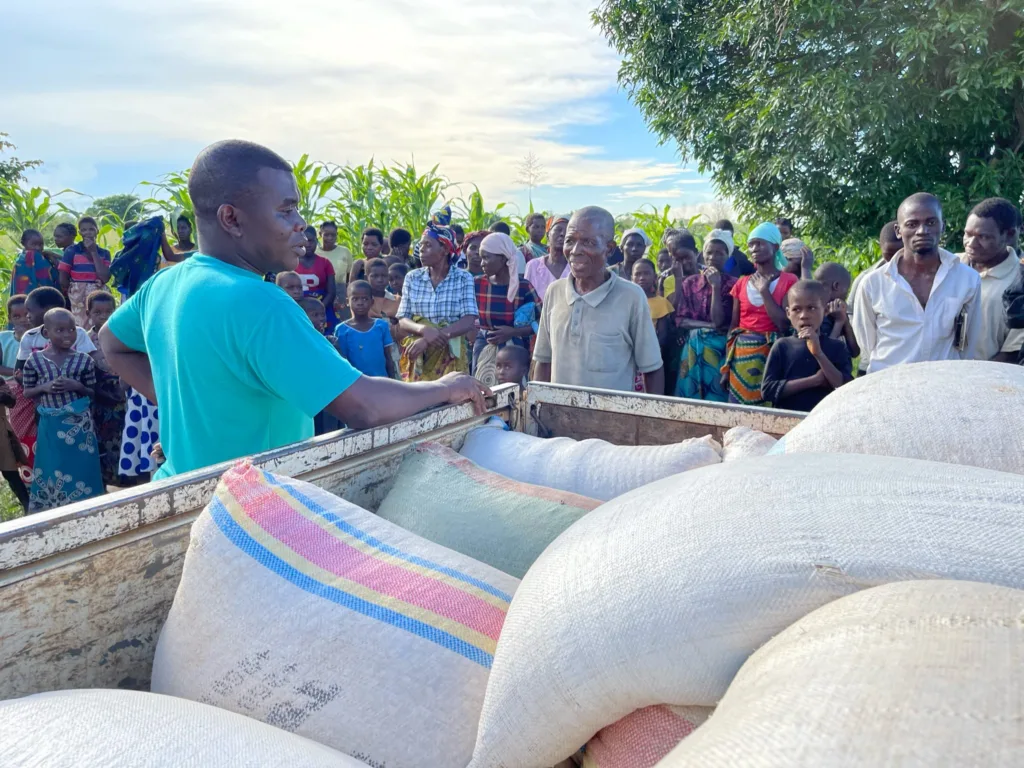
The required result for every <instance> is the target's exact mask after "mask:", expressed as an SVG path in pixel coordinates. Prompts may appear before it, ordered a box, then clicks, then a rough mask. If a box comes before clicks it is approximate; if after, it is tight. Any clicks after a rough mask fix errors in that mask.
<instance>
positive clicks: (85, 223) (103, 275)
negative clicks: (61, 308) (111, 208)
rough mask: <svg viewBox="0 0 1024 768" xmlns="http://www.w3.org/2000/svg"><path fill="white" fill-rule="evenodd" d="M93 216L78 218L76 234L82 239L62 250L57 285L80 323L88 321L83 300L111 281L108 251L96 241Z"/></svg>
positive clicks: (95, 226)
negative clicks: (69, 302)
mask: <svg viewBox="0 0 1024 768" xmlns="http://www.w3.org/2000/svg"><path fill="white" fill-rule="evenodd" d="M99 231H100V230H99V226H98V225H97V224H96V219H94V218H92V217H91V216H83V217H82V218H81V219H79V220H78V233H79V234H80V235H81V236H82V242H80V243H75V244H74V245H72V246H71V247H70V248H68V249H67V250H65V251H64V258H62V259H61V262H60V266H59V268H58V269H59V270H60V287H61V290H62V291H64V293H66V294H67V295H68V299H70V301H71V313H72V314H73V315H74V317H75V322H76V323H77V324H78V325H79V326H84V325H86V324H87V323H88V322H89V313H88V310H87V309H86V307H85V300H86V298H87V297H88V296H89V294H90V293H92V292H93V291H95V290H96V289H98V288H99V289H102V288H103V287H104V286H105V285H106V284H107V281H108V280H110V251H108V250H107V249H106V248H100V247H99V245H97V243H96V238H97V237H98V236H99Z"/></svg>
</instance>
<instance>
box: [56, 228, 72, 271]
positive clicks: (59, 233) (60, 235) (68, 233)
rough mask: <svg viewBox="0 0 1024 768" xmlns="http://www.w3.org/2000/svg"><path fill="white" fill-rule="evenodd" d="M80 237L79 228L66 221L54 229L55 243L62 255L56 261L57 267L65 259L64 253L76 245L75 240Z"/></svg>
mask: <svg viewBox="0 0 1024 768" xmlns="http://www.w3.org/2000/svg"><path fill="white" fill-rule="evenodd" d="M77 237H78V227H76V226H75V225H74V224H72V223H71V222H70V221H64V222H61V223H60V224H58V225H57V226H56V227H54V228H53V242H54V244H56V246H57V248H58V250H60V255H59V257H58V258H57V259H56V262H57V263H56V264H54V265H53V266H54V267H56V266H57V264H59V263H60V260H61V259H62V258H64V251H66V250H67V249H68V248H70V247H71V246H72V245H74V244H75V240H76V238H77Z"/></svg>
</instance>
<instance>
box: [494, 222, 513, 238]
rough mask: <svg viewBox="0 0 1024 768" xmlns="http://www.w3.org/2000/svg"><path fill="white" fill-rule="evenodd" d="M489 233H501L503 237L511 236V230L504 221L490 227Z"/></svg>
mask: <svg viewBox="0 0 1024 768" xmlns="http://www.w3.org/2000/svg"><path fill="white" fill-rule="evenodd" d="M490 230H491V232H501V233H502V234H503V235H511V234H512V229H511V227H509V225H508V224H506V223H505V222H504V221H496V222H494V223H493V224H491V226H490Z"/></svg>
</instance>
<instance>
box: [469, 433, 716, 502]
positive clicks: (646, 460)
mask: <svg viewBox="0 0 1024 768" xmlns="http://www.w3.org/2000/svg"><path fill="white" fill-rule="evenodd" d="M459 453H461V454H462V455H463V456H465V457H466V458H467V459H469V460H470V461H473V462H475V463H476V464H479V465H480V466H481V467H484V468H485V469H489V470H491V471H492V472H497V473H498V474H501V475H505V476H506V477H510V478H512V479H513V480H518V481H519V482H521V483H530V484H531V485H543V486H545V487H547V488H557V489H559V490H562V491H569V492H570V493H578V494H579V495H580V496H586V497H588V498H591V499H600V500H601V501H608V500H610V499H614V498H615V497H616V496H621V495H622V494H624V493H626V492H627V491H631V490H633V489H634V488H639V487H641V486H643V485H647V484H648V483H652V482H654V481H655V480H661V479H662V478H663V477H669V476H670V475H675V474H678V473H680V472H686V471H688V470H691V469H697V468H698V467H704V466H708V465H710V464H719V463H721V461H722V448H721V446H720V445H719V444H718V443H716V442H715V441H714V440H713V439H712V438H711V437H710V436H708V437H700V438H695V439H692V440H684V441H682V442H681V443H675V444H673V445H640V446H624V445H612V444H611V443H606V442H605V441H604V440H573V439H571V438H568V437H553V438H549V439H543V438H540V437H531V436H530V435H525V434H523V433H521V432H506V431H504V430H500V429H495V428H494V427H480V428H478V429H474V430H472V431H471V432H469V434H467V435H466V440H465V442H464V443H463V445H462V450H460V451H459Z"/></svg>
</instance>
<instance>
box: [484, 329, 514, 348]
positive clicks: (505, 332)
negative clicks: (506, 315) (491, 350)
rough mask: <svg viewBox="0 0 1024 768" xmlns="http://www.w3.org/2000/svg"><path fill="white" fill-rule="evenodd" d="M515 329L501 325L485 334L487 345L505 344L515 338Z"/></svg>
mask: <svg viewBox="0 0 1024 768" xmlns="http://www.w3.org/2000/svg"><path fill="white" fill-rule="evenodd" d="M515 333H516V329H515V328H512V327H511V326H508V325H501V326H498V327H497V328H495V329H494V330H493V331H488V333H487V343H488V344H499V345H500V344H507V343H508V342H510V341H512V339H514V338H515Z"/></svg>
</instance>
